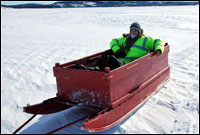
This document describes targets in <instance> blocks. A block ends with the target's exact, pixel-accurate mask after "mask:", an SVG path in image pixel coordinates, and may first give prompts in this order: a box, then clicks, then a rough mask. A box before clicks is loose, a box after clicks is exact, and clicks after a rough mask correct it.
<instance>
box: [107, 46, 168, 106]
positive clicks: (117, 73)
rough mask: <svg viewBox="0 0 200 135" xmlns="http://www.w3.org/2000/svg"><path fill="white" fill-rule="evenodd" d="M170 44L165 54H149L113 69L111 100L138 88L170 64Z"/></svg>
mask: <svg viewBox="0 0 200 135" xmlns="http://www.w3.org/2000/svg"><path fill="white" fill-rule="evenodd" d="M168 52H169V46H166V47H165V52H164V54H163V55H161V56H159V57H156V56H152V53H151V54H148V55H146V56H144V57H142V58H139V59H137V60H135V61H133V62H131V63H129V64H127V65H125V66H123V67H120V68H119V69H116V70H113V71H111V76H112V78H111V80H110V100H111V103H112V102H114V101H116V100H117V99H119V98H121V97H122V96H124V95H125V94H127V93H128V92H131V91H134V90H135V89H137V88H138V87H139V86H140V85H141V84H142V83H143V82H145V81H146V80H148V79H149V78H151V77H152V76H154V75H155V74H157V73H158V72H160V71H161V70H162V69H164V68H165V67H167V66H168Z"/></svg>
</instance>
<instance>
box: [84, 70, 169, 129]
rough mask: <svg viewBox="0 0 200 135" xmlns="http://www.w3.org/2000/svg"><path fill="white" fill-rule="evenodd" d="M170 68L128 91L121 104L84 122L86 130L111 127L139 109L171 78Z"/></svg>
mask: <svg viewBox="0 0 200 135" xmlns="http://www.w3.org/2000/svg"><path fill="white" fill-rule="evenodd" d="M169 77H170V68H169V67H166V68H165V69H164V70H162V71H161V72H160V73H159V74H156V75H155V76H154V77H152V78H151V79H149V80H148V81H146V83H147V84H145V86H144V87H142V88H138V89H137V90H136V91H133V92H132V93H128V94H126V95H125V97H129V98H128V99H126V100H125V101H124V102H121V104H117V105H116V106H115V108H113V109H112V110H111V111H109V112H106V113H104V114H100V115H98V116H96V117H95V118H93V119H91V120H88V121H86V122H85V123H83V127H84V129H85V130H87V131H89V132H97V131H103V130H106V129H109V128H111V127H113V126H115V125H116V124H118V123H120V122H121V121H123V120H124V119H126V118H127V117H128V116H130V115H131V114H132V113H134V112H135V111H137V110H138V109H139V108H140V107H141V106H142V105H143V104H144V103H145V102H146V101H147V100H148V99H149V98H150V97H151V96H152V95H153V94H155V93H156V92H157V91H158V90H159V89H160V88H161V87H162V86H163V85H164V84H165V83H166V82H167V80H168V79H169Z"/></svg>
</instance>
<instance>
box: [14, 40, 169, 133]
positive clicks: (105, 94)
mask: <svg viewBox="0 0 200 135" xmlns="http://www.w3.org/2000/svg"><path fill="white" fill-rule="evenodd" d="M103 53H104V52H101V53H98V54H95V55H92V56H88V57H85V58H82V59H79V60H76V61H72V62H69V63H65V64H59V63H56V65H55V67H53V71H54V76H55V77H56V82H57V90H58V91H57V95H56V97H55V98H52V99H48V100H45V101H43V102H42V103H40V104H36V105H31V106H30V105H28V106H26V107H24V112H27V113H31V114H34V116H35V115H37V114H49V113H55V112H58V111H61V110H64V109H67V108H70V107H72V106H75V105H78V104H79V103H82V104H84V105H85V108H87V109H93V110H94V114H93V115H91V116H88V117H85V118H84V119H87V121H86V122H84V123H83V124H82V126H83V128H84V129H85V130H87V131H89V132H97V131H103V130H106V129H109V128H111V127H113V126H115V125H116V124H118V123H119V122H121V121H123V120H124V119H125V118H127V117H128V116H129V115H130V114H132V113H133V112H135V111H136V110H137V109H138V108H139V107H140V106H141V105H143V104H144V103H145V101H146V100H147V99H149V98H150V97H151V96H152V95H153V94H154V93H155V92H157V90H159V88H161V87H162V86H163V85H164V84H165V83H166V82H167V81H168V80H169V78H170V67H169V65H168V53H169V46H168V44H165V51H164V53H163V55H161V56H159V57H157V56H155V55H154V53H149V54H148V55H146V56H144V57H142V58H139V59H137V60H135V61H133V62H131V63H129V64H126V65H124V66H122V67H119V68H117V69H114V70H110V68H109V67H106V68H105V71H104V72H103V71H102V72H97V71H88V70H82V69H73V68H70V67H71V66H73V65H75V64H84V65H86V66H94V65H95V63H96V62H97V60H98V58H99V57H100V56H101V55H102V54H103ZM94 108H95V109H94ZM34 116H33V117H34ZM81 120H83V118H81V119H80V120H77V121H75V122H73V123H70V124H67V125H66V126H64V127H61V128H59V129H56V130H54V131H52V132H49V133H55V132H57V131H58V130H61V129H63V128H66V127H68V126H70V125H71V124H74V123H76V122H79V121H81ZM23 126H24V125H22V126H21V127H20V128H19V129H18V130H20V129H21V128H22V127H23ZM14 133H16V132H14Z"/></svg>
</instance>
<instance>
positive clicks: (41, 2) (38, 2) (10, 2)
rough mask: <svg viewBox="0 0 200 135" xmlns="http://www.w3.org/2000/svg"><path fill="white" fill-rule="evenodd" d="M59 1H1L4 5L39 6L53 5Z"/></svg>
mask: <svg viewBox="0 0 200 135" xmlns="http://www.w3.org/2000/svg"><path fill="white" fill-rule="evenodd" d="M54 2H57V1H1V4H2V5H17V4H27V3H37V4H51V3H54Z"/></svg>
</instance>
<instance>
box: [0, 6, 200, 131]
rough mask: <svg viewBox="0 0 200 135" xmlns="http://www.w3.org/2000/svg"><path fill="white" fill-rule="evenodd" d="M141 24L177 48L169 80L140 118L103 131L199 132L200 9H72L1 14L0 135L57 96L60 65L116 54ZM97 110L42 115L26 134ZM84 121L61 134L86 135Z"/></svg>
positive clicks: (5, 11) (134, 116)
mask: <svg viewBox="0 0 200 135" xmlns="http://www.w3.org/2000/svg"><path fill="white" fill-rule="evenodd" d="M135 21H137V22H139V23H140V24H141V26H142V27H143V28H144V33H145V34H146V36H151V37H153V38H155V39H156V38H160V39H161V40H163V41H164V42H168V44H169V45H170V53H169V65H170V67H171V70H170V81H169V82H168V83H166V84H165V85H164V87H162V88H161V89H160V90H159V92H158V93H157V94H155V95H153V96H152V97H151V98H150V99H149V100H148V101H147V102H146V103H145V104H144V105H143V106H142V107H141V108H140V109H139V110H138V111H137V112H136V113H134V114H132V115H131V116H129V117H128V118H127V119H126V120H124V121H122V122H121V123H120V124H118V125H116V126H115V127H113V128H111V129H108V130H106V131H103V132H97V134H99V133H101V134H102V133H112V134H119V133H120V134H123V133H126V134H127V133H133V134H138V133H140V134H142V133H151V134H152V133H156V134H160V133H161V134H164V133H167V134H169V133H175V134H185V133H189V134H193V133H194V134H198V133H199V6H198V5H197V6H167V7H152V6H151V7H115V8H69V9H67V8H65V9H10V8H1V39H2V40H1V84H2V85H1V133H2V134H9V133H12V132H13V131H15V130H16V129H17V128H18V127H19V126H20V125H21V124H23V123H24V122H25V121H26V120H27V119H29V118H30V117H31V116H32V115H31V114H26V113H24V112H23V107H24V106H26V105H27V104H28V103H30V104H31V105H32V104H36V103H40V102H42V101H43V100H46V99H48V98H51V97H55V96H56V92H57V88H56V80H55V77H54V76H53V66H54V65H55V63H58V62H59V63H66V62H69V61H72V60H76V59H79V58H82V57H85V56H88V55H91V54H95V53H97V52H100V51H103V50H106V49H108V48H109V42H110V41H111V39H112V38H118V37H120V36H121V35H122V34H123V33H128V32H129V26H130V24H131V23H132V22H135ZM88 113H90V112H87V111H86V110H84V109H80V108H77V107H73V108H72V109H69V110H64V111H61V112H58V113H55V114H49V115H39V116H36V118H34V119H33V121H31V122H30V123H29V124H28V125H27V126H25V127H24V128H23V129H22V130H21V131H20V132H19V133H21V134H32V133H38V134H40V133H48V132H49V131H51V130H53V129H56V128H58V127H61V126H63V125H65V124H66V123H69V122H70V121H73V120H77V119H78V118H81V117H83V116H85V115H87V114H88ZM83 122H84V121H82V122H80V123H78V124H75V125H73V126H70V127H68V128H66V129H63V130H61V131H59V132H57V133H58V134H62V133H68V134H86V133H88V132H86V131H83V130H81V129H82V128H81V124H82V123H83Z"/></svg>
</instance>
